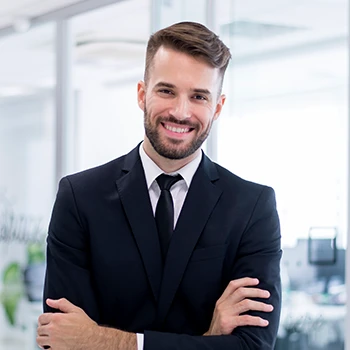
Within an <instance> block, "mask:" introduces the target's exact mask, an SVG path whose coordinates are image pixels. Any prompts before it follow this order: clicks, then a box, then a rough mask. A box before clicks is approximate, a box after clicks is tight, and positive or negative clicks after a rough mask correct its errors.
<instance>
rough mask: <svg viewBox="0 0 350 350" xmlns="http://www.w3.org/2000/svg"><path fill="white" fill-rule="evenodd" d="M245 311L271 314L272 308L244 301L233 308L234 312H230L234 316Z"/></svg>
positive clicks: (267, 305)
mask: <svg viewBox="0 0 350 350" xmlns="http://www.w3.org/2000/svg"><path fill="white" fill-rule="evenodd" d="M247 311H261V312H272V311H273V306H272V305H271V304H266V303H263V302H260V301H255V300H250V299H245V300H243V301H241V302H240V303H238V304H237V305H236V306H235V310H232V312H233V314H236V315H237V314H238V315H240V314H242V313H244V312H247Z"/></svg>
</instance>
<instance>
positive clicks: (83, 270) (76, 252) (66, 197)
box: [43, 178, 98, 322]
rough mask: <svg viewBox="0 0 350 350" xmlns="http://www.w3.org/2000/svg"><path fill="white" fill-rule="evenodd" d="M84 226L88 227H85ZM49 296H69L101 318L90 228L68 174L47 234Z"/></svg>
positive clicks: (46, 280) (47, 310)
mask: <svg viewBox="0 0 350 350" xmlns="http://www.w3.org/2000/svg"><path fill="white" fill-rule="evenodd" d="M84 226H85V227H84ZM46 259H47V266H46V276H45V285H44V299H43V300H44V305H43V306H44V311H45V312H53V311H57V310H52V309H51V308H50V307H48V306H47V305H46V304H45V300H46V298H51V299H59V298H66V299H68V300H69V301H70V302H72V303H73V304H75V305H77V306H79V307H81V308H82V309H83V310H84V311H85V312H86V313H87V314H88V315H89V316H90V317H91V318H92V319H94V320H95V321H97V322H98V308H97V304H96V298H95V295H94V290H93V285H92V281H91V276H90V272H89V265H90V248H89V242H88V231H87V228H86V225H84V224H83V222H82V220H81V217H80V215H79V211H78V208H77V205H76V202H75V197H74V192H73V189H72V186H71V184H70V182H69V179H68V178H63V179H62V180H61V181H60V184H59V190H58V193H57V197H56V201H55V204H54V208H53V212H52V216H51V221H50V225H49V232H48V237H47V257H46Z"/></svg>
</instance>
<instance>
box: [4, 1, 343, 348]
mask: <svg viewBox="0 0 350 350" xmlns="http://www.w3.org/2000/svg"><path fill="white" fill-rule="evenodd" d="M183 20H191V21H197V22H201V23H203V24H205V25H207V26H208V27H210V28H211V29H212V30H214V31H215V32H216V33H218V34H219V36H220V37H221V38H222V40H223V41H224V42H225V43H226V45H227V46H229V47H230V49H231V52H232V55H233V59H232V62H231V64H230V66H229V68H228V72H227V74H226V80H225V83H224V92H225V94H226V95H227V102H226V105H225V108H224V111H223V114H222V115H221V117H220V118H219V120H218V121H217V123H216V126H215V127H214V128H213V131H212V135H211V137H210V138H209V140H208V141H207V142H206V144H205V146H204V149H205V151H206V152H207V154H208V155H209V156H210V157H211V158H212V159H213V160H215V161H218V162H219V163H221V164H222V165H223V166H225V167H227V168H228V169H229V170H231V171H232V172H234V173H236V174H238V175H239V176H241V177H244V178H246V179H248V180H251V181H255V182H259V183H263V184H266V185H269V186H272V187H273V188H274V189H275V191H276V197H277V205H278V211H279V215H280V220H281V229H282V244H283V250H284V255H283V260H282V282H283V310H282V316H281V324H280V329H279V334H278V341H277V344H276V350H280V349H283V350H304V349H310V350H341V349H345V348H346V349H348V350H349V349H350V339H349V338H348V339H347V343H346V345H345V336H346V332H345V329H346V328H345V324H346V323H345V320H346V301H347V298H346V295H347V293H346V289H347V286H346V283H345V273H346V270H345V260H346V247H347V237H348V236H349V234H348V220H349V212H348V200H349V198H348V197H349V196H348V192H349V186H348V185H349V177H348V167H349V161H348V159H349V151H348V150H349V145H350V142H349V104H348V100H349V89H348V86H349V72H348V71H349V45H348V40H349V1H348V0H266V1H261V0H220V1H214V0H187V1H185V0H176V1H175V0H123V1H115V0H114V1H112V0H86V1H74V0H50V1H49V2H48V1H43V0H12V1H7V0H0V349H1V350H19V349H21V350H33V349H37V347H36V345H35V331H36V323H37V317H38V315H39V314H40V313H41V294H42V284H43V275H44V270H45V238H46V233H47V225H48V222H49V219H50V214H51V210H52V205H53V202H54V199H55V194H56V191H57V184H58V181H59V179H60V178H61V177H62V176H63V175H65V174H68V173H72V172H76V171H80V170H82V169H86V168H88V167H92V166H95V165H98V164H101V163H104V162H107V161H109V160H111V159H113V158H116V157H118V156H120V155H122V154H124V153H126V152H128V151H129V150H130V149H131V148H133V147H134V146H135V145H136V144H137V143H138V142H139V141H140V140H141V139H142V138H143V115H142V113H141V111H140V110H139V108H138V106H137V103H136V84H137V82H138V81H139V80H141V79H142V77H143V69H144V54H145V48H146V43H147V40H148V37H149V35H150V34H151V33H152V32H154V31H156V30H158V29H160V28H161V27H164V26H167V25H170V24H172V23H175V22H178V21H183ZM348 289H349V287H348Z"/></svg>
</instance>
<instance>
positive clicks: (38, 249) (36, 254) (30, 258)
mask: <svg viewBox="0 0 350 350" xmlns="http://www.w3.org/2000/svg"><path fill="white" fill-rule="evenodd" d="M44 261H45V250H44V246H43V244H41V243H30V244H28V247H27V263H28V265H31V264H36V263H42V262H44Z"/></svg>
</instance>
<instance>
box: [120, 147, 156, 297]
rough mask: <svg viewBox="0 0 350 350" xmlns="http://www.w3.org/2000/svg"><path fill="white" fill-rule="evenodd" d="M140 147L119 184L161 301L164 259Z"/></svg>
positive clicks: (151, 283)
mask: <svg viewBox="0 0 350 350" xmlns="http://www.w3.org/2000/svg"><path fill="white" fill-rule="evenodd" d="M138 152H139V151H138V147H137V148H135V149H134V150H133V151H131V152H130V153H129V154H128V155H127V156H126V158H125V163H124V168H123V171H124V173H125V175H124V176H122V177H121V178H120V179H118V180H117V183H116V184H117V188H118V192H119V195H120V200H121V202H122V205H123V207H124V210H125V214H126V217H127V219H128V221H129V224H130V226H131V231H132V233H133V235H134V237H135V241H136V244H137V246H138V249H139V251H140V255H141V257H142V260H143V264H144V267H145V270H146V274H147V276H148V279H149V282H150V285H151V288H152V291H153V295H154V298H155V300H156V301H157V300H158V294H159V288H160V282H161V277H162V269H163V268H162V259H161V251H160V245H159V240H158V234H157V227H156V224H155V220H154V217H153V212H152V206H151V203H150V199H149V193H148V190H147V184H146V179H145V176H144V170H143V167H142V163H141V159H140V157H139V153H138Z"/></svg>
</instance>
